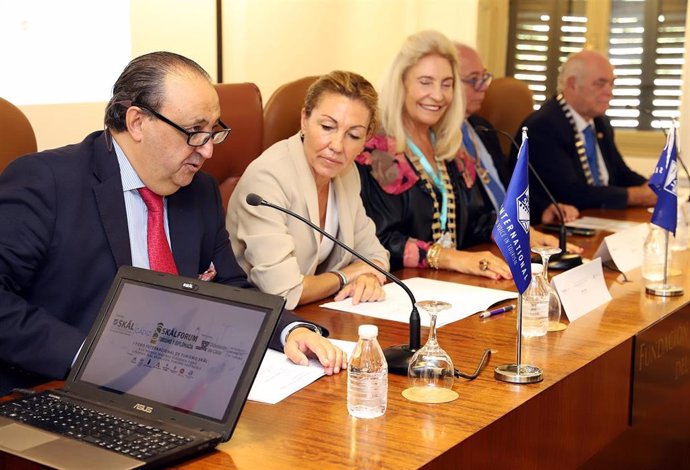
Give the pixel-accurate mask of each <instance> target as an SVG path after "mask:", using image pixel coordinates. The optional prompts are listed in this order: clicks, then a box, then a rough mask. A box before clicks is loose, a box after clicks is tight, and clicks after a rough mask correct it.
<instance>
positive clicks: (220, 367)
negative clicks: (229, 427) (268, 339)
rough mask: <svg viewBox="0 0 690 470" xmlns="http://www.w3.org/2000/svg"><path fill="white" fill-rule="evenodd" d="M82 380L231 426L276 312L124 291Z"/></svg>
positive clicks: (138, 287) (130, 286) (149, 289)
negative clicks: (226, 419) (248, 370)
mask: <svg viewBox="0 0 690 470" xmlns="http://www.w3.org/2000/svg"><path fill="white" fill-rule="evenodd" d="M110 307H111V308H110V311H109V312H108V315H107V317H106V319H105V321H104V322H103V323H102V324H101V325H102V329H101V331H100V332H99V335H98V336H97V337H96V341H95V343H94V344H93V345H92V348H91V351H90V354H89V356H88V357H87V358H86V362H85V363H84V365H83V367H82V368H81V374H80V377H79V380H81V381H83V382H88V383H90V384H93V385H95V386H97V387H99V388H102V389H106V390H109V391H113V392H116V393H121V394H129V395H135V396H138V397H142V398H143V399H145V400H153V401H156V402H159V403H164V404H166V405H168V406H171V407H173V408H175V409H176V410H178V411H182V412H185V413H194V414H197V415H202V416H205V417H208V418H212V419H215V420H221V419H223V416H224V414H225V412H226V410H227V409H228V405H229V403H230V401H231V400H232V397H233V394H234V391H235V387H236V386H237V383H238V381H239V380H240V377H241V375H242V372H243V370H244V366H245V363H246V362H247V360H248V358H249V356H250V352H251V350H252V347H253V346H254V344H255V341H256V338H257V336H258V335H259V333H260V330H261V328H262V324H263V322H264V318H265V316H266V315H267V314H268V313H269V310H268V309H265V308H262V307H255V306H251V305H245V304H237V303H233V302H230V301H228V300H223V299H217V298H212V297H204V296H202V295H199V294H198V293H196V294H195V293H193V292H190V293H186V292H181V291H176V290H172V289H168V288H165V287H161V286H155V285H148V284H138V283H135V282H131V281H126V282H123V283H121V284H120V288H119V289H118V291H117V292H116V294H115V297H114V300H113V302H111V303H110Z"/></svg>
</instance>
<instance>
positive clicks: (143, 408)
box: [134, 403, 153, 413]
mask: <svg viewBox="0 0 690 470" xmlns="http://www.w3.org/2000/svg"><path fill="white" fill-rule="evenodd" d="M134 409H135V410H139V411H143V412H144V413H151V412H152V411H153V407H152V406H146V405H142V404H141V403H137V404H136V405H134Z"/></svg>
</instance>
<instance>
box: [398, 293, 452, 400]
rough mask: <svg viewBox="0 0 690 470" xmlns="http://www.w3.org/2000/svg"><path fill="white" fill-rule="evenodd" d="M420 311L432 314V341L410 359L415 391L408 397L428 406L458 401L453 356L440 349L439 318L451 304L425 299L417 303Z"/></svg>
mask: <svg viewBox="0 0 690 470" xmlns="http://www.w3.org/2000/svg"><path fill="white" fill-rule="evenodd" d="M415 305H416V306H417V308H419V309H420V310H424V311H425V312H427V313H428V314H429V318H430V325H429V339H428V340H427V342H426V344H425V345H424V346H422V348H420V349H419V350H418V351H417V352H416V353H415V354H414V356H412V359H411V360H410V365H409V366H408V368H407V376H408V379H409V380H408V381H409V384H410V388H408V389H407V390H405V392H411V393H410V394H409V395H410V396H408V394H406V393H405V392H403V395H404V396H405V397H406V398H408V399H410V400H413V401H421V402H426V403H443V402H446V401H451V400H454V399H455V398H457V393H456V392H454V391H453V390H452V388H453V379H454V377H455V369H454V368H453V361H452V360H451V358H450V356H449V355H448V354H447V353H446V352H445V351H444V350H443V349H442V348H441V347H440V346H439V344H438V341H437V340H436V318H437V316H438V314H439V312H442V311H443V310H447V309H449V308H450V307H451V304H449V303H448V302H441V301H439V300H424V301H421V302H417V303H416V304H415Z"/></svg>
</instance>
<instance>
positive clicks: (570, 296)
mask: <svg viewBox="0 0 690 470" xmlns="http://www.w3.org/2000/svg"><path fill="white" fill-rule="evenodd" d="M551 284H552V285H553V286H554V287H555V288H556V292H557V293H558V296H559V297H560V299H561V304H562V305H563V310H564V311H565V314H566V315H567V316H568V320H570V322H574V321H575V320H577V319H578V318H581V317H582V316H583V315H585V314H586V313H589V312H591V311H592V310H594V309H595V308H597V307H598V306H600V305H602V304H605V303H606V302H608V301H609V300H611V293H610V292H609V290H608V288H607V287H606V281H605V279H604V271H603V269H602V266H601V258H595V259H593V260H592V261H590V262H589V263H585V264H582V265H580V266H577V267H574V268H572V269H570V270H568V271H565V272H563V273H561V274H559V275H558V276H554V277H553V279H551Z"/></svg>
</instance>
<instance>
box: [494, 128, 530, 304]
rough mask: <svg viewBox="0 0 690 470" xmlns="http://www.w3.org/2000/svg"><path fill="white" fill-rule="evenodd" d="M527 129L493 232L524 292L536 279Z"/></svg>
mask: <svg viewBox="0 0 690 470" xmlns="http://www.w3.org/2000/svg"><path fill="white" fill-rule="evenodd" d="M528 154H529V150H528V144H527V132H526V131H524V130H523V132H522V146H521V147H520V151H519V152H518V158H517V164H516V165H515V171H514V172H513V176H512V178H511V179H510V184H509V185H508V190H507V191H506V197H505V199H504V200H503V204H501V210H500V211H499V212H498V218H497V219H496V225H494V229H493V230H492V232H491V235H492V236H493V238H494V241H495V242H496V245H498V248H499V249H500V250H501V253H503V257H504V258H505V260H506V262H507V263H508V266H509V267H510V272H511V273H513V281H514V282H515V287H517V290H518V292H519V293H520V294H522V293H523V292H524V291H525V289H527V286H529V283H530V282H531V281H532V266H531V263H530V246H529V175H528V173H527V160H528V158H529V157H528Z"/></svg>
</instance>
